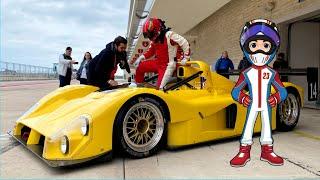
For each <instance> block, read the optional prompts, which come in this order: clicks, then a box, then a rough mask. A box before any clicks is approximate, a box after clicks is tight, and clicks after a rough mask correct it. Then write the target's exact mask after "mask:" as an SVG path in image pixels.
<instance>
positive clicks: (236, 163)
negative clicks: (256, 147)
mask: <svg viewBox="0 0 320 180" xmlns="http://www.w3.org/2000/svg"><path fill="white" fill-rule="evenodd" d="M250 150H251V145H240V150H239V153H238V154H237V155H236V156H235V157H234V158H233V159H232V160H231V161H230V165H231V166H232V167H243V166H245V165H246V163H247V162H248V161H250Z"/></svg>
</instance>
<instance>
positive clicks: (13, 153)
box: [0, 80, 320, 179]
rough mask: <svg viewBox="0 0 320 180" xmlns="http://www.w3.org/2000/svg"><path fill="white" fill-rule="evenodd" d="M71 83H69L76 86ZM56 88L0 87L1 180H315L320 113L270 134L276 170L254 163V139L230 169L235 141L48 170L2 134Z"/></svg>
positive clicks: (319, 164)
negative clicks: (279, 159)
mask: <svg viewBox="0 0 320 180" xmlns="http://www.w3.org/2000/svg"><path fill="white" fill-rule="evenodd" d="M76 83H77V81H74V82H73V84H76ZM57 87H58V81H56V80H51V81H21V82H2V83H1V85H0V102H1V112H0V115H1V116H0V117H1V135H0V144H1V152H0V153H1V154H0V167H1V171H0V173H1V174H0V177H1V178H5V179H7V178H18V179H20V178H55V179H57V178H63V179H65V178H80V179H82V178H85V179H91V178H111V179H131V178H135V179H137V178H139V179H141V178H144V179H145V178H157V179H164V178H196V179H199V178H282V179H288V178H299V179H302V178H316V179H320V156H319V153H320V131H319V129H320V110H313V109H303V110H302V112H301V115H300V120H299V123H298V125H297V127H296V128H295V130H294V131H292V132H274V135H273V138H274V140H275V152H276V153H277V154H279V155H281V156H283V157H284V158H285V164H284V165H283V166H280V167H275V166H271V165H269V164H267V163H266V162H262V161H260V160H259V155H260V147H259V136H257V137H255V138H254V142H255V143H254V145H253V149H252V151H251V161H249V162H248V164H247V165H246V166H245V167H243V168H233V167H231V166H230V165H229V160H230V159H231V158H232V157H233V156H234V155H235V154H236V153H237V151H238V145H239V143H238V138H236V139H231V140H224V141H219V142H211V143H206V144H202V145H197V146H194V147H189V148H184V149H179V150H175V151H167V150H162V151H160V152H159V153H158V154H157V155H154V156H152V157H149V158H146V159H137V160H134V159H128V158H125V157H122V156H118V157H115V158H114V159H113V160H112V161H110V162H105V163H93V164H88V165H83V166H77V167H73V168H51V167H48V166H47V165H46V164H45V163H44V162H42V161H41V160H40V159H38V158H37V157H36V156H35V155H34V154H32V153H31V152H29V151H28V150H26V149H25V148H23V146H22V145H19V144H18V143H16V142H15V141H14V140H13V139H11V138H10V137H9V136H7V135H6V132H7V131H8V130H11V129H12V127H13V125H14V122H15V121H16V119H17V118H18V117H19V116H21V115H22V114H23V112H25V111H26V110H27V109H28V108H29V107H31V106H32V105H33V104H34V103H36V102H37V101H38V100H39V99H40V98H41V97H42V96H44V95H46V94H48V93H49V92H51V91H52V90H54V89H56V88H57Z"/></svg>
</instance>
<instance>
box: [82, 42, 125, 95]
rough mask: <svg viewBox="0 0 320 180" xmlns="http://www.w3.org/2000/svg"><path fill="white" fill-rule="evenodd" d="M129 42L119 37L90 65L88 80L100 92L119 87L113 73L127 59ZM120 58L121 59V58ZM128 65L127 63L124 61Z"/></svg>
mask: <svg viewBox="0 0 320 180" xmlns="http://www.w3.org/2000/svg"><path fill="white" fill-rule="evenodd" d="M126 48H127V40H126V39H125V38H124V37H121V36H118V37H117V38H115V39H114V41H112V42H110V43H109V44H107V45H106V48H105V49H103V50H102V51H101V52H100V53H99V54H98V55H97V56H95V57H94V58H93V59H92V60H91V61H90V62H89V64H88V68H87V80H88V84H89V85H93V86H97V87H99V88H100V90H105V89H108V88H109V87H110V86H117V85H118V82H117V81H115V80H113V79H112V78H111V77H112V72H113V71H114V70H116V67H117V65H118V64H119V63H120V62H122V61H121V59H123V58H126V57H124V55H126ZM119 57H120V58H119ZM124 62H125V63H127V61H126V60H125V61H124Z"/></svg>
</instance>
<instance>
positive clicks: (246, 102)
mask: <svg viewBox="0 0 320 180" xmlns="http://www.w3.org/2000/svg"><path fill="white" fill-rule="evenodd" d="M240 103H241V104H243V106H244V107H248V106H249V105H250V103H251V98H250V96H248V95H245V96H244V97H243V98H242V100H241V102H240Z"/></svg>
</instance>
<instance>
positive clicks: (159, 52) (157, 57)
mask: <svg viewBox="0 0 320 180" xmlns="http://www.w3.org/2000/svg"><path fill="white" fill-rule="evenodd" d="M143 36H144V37H145V38H148V39H150V41H151V43H150V46H149V49H148V50H147V51H146V52H145V53H144V54H143V55H141V56H140V57H139V58H137V59H136V60H131V61H130V64H134V65H135V66H136V67H137V69H136V77H135V81H136V83H143V81H144V73H146V72H154V73H158V81H157V87H158V88H159V89H163V87H164V86H165V85H166V84H167V82H168V81H169V79H170V78H171V77H172V74H173V72H174V71H175V70H176V59H177V57H176V56H177V50H178V49H179V48H181V49H182V51H183V57H182V58H181V59H182V60H181V64H182V65H185V64H186V62H187V61H189V59H190V46H189V43H188V41H187V40H186V39H185V38H184V37H182V36H180V35H179V34H177V33H175V32H173V31H170V28H167V27H166V26H165V24H164V21H162V20H161V19H158V18H150V19H148V20H147V21H146V22H145V23H144V25H143ZM151 57H154V58H153V59H151V60H146V61H142V60H144V59H149V58H151ZM179 59H180V57H179Z"/></svg>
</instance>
